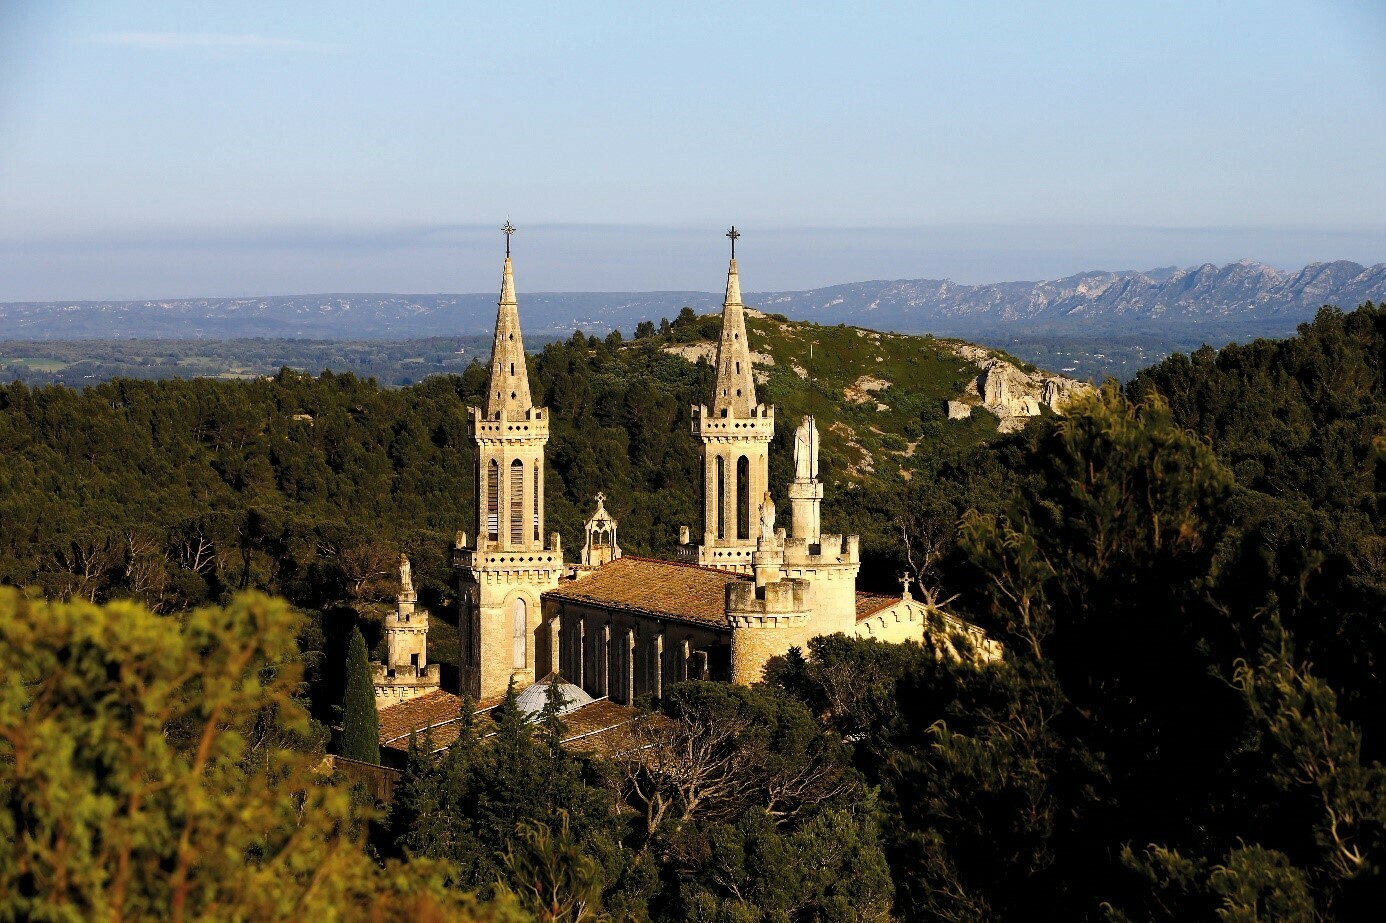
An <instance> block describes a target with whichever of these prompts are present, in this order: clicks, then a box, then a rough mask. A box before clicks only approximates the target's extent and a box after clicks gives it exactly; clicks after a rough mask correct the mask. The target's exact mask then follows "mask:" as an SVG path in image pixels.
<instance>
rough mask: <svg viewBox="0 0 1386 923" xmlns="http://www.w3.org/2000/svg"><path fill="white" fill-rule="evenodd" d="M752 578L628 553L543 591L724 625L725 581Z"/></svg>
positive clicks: (589, 602) (575, 599)
mask: <svg viewBox="0 0 1386 923" xmlns="http://www.w3.org/2000/svg"><path fill="white" fill-rule="evenodd" d="M750 579H751V578H750V577H745V576H742V575H740V574H733V573H731V572H729V571H724V570H717V569H715V568H711V567H700V566H698V565H696V564H681V563H679V562H677V561H659V560H656V559H654V558H639V557H633V556H631V555H626V556H625V557H621V558H617V559H616V560H614V561H612V562H610V563H608V564H603V565H602V566H601V567H599V568H597V569H596V570H594V571H592V572H591V573H590V574H586V575H584V576H581V577H578V578H576V579H575V580H564V581H562V582H560V583H559V584H558V587H557V588H556V589H552V590H549V591H548V592H547V593H545V594H544V596H545V597H546V598H549V599H562V600H567V601H569V602H574V603H582V604H585V605H589V606H594V607H597V608H603V609H617V610H621V611H625V612H634V613H637V614H640V615H653V616H658V617H661V618H670V619H678V620H681V621H685V622H696V623H698V624H699V625H706V626H710V627H715V628H726V627H727V587H728V586H729V585H731V584H733V583H738V582H741V581H745V580H750Z"/></svg>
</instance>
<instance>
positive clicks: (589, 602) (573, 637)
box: [377, 226, 995, 705]
mask: <svg viewBox="0 0 1386 923" xmlns="http://www.w3.org/2000/svg"><path fill="white" fill-rule="evenodd" d="M508 230H509V228H508V226H507V231H508ZM728 236H730V237H732V247H733V249H732V258H731V262H730V266H729V267H728V270H727V284H726V297H725V298H724V299H723V305H722V334H721V340H720V342H719V344H718V347H717V355H716V383H715V386H714V388H713V392H712V394H710V395H708V398H709V400H710V403H709V404H705V405H702V406H698V407H694V408H692V428H691V429H692V432H691V434H690V438H693V439H696V440H698V442H699V445H700V457H701V465H702V522H701V523H700V524H699V525H698V528H697V531H696V532H694V531H693V530H691V529H690V528H689V527H687V526H684V527H681V528H680V530H679V536H680V544H679V548H678V554H677V560H673V561H666V560H656V559H652V558H644V557H635V556H630V555H623V554H622V553H621V550H620V546H619V544H618V542H617V525H618V524H617V523H616V521H615V520H614V519H612V517H611V516H610V514H609V513H608V512H607V511H606V508H605V504H604V502H603V501H604V499H605V498H604V497H601V496H598V497H597V498H596V502H597V509H596V512H595V514H594V515H593V517H592V519H591V520H590V521H589V522H588V523H587V529H586V541H585V543H584V545H583V548H582V549H581V552H580V553H579V555H578V556H577V557H578V560H577V562H576V563H575V564H568V563H565V562H564V556H563V548H562V545H561V542H560V539H559V535H558V533H556V532H555V533H551V534H545V532H544V478H545V470H544V447H545V444H546V443H547V442H548V438H549V412H548V410H547V409H545V408H543V407H536V406H534V401H533V398H532V397H531V394H530V387H529V375H528V372H527V370H526V365H525V352H524V343H523V338H522V336H521V331H520V314H519V305H518V302H517V299H516V295H515V279H514V273H513V267H512V264H511V258H510V254H509V245H508V234H507V247H506V257H505V263H504V268H503V270H502V276H501V291H500V300H499V303H498V306H497V313H496V333H495V344H494V348H493V349H492V353H491V365H490V375H489V382H488V386H487V390H486V395H485V398H484V399H483V401H482V402H481V403H482V406H481V407H477V408H471V409H470V410H469V416H470V423H469V430H470V433H471V435H472V437H473V438H474V439H475V440H476V444H477V460H476V479H475V484H476V496H477V515H476V521H475V523H474V524H472V525H473V529H474V531H472V530H469V531H464V532H459V533H458V536H457V542H456V546H455V548H454V550H453V564H454V567H455V568H456V572H457V577H458V591H459V601H460V610H461V618H460V629H461V632H460V637H461V645H462V658H461V660H462V662H461V664H460V667H461V673H460V676H461V686H462V689H461V691H462V692H463V693H464V694H466V695H470V696H471V697H472V698H473V699H474V700H477V701H486V700H489V699H493V698H494V697H496V696H499V695H501V694H503V693H504V692H505V690H506V689H507V687H508V686H509V685H510V684H511V683H512V682H513V683H515V685H516V687H517V688H520V689H524V688H526V687H528V686H531V685H532V684H534V683H536V682H537V681H540V680H542V679H543V678H545V677H547V676H550V675H556V676H562V677H563V678H564V679H565V680H567V681H568V682H569V683H571V684H573V685H574V686H576V687H578V688H580V689H581V690H583V691H584V692H585V693H586V694H588V695H590V696H592V697H593V698H594V699H603V700H608V701H611V702H615V703H623V704H629V703H631V702H632V701H634V700H635V698H636V697H637V696H641V695H645V694H652V695H656V696H658V695H660V693H661V690H662V689H663V687H664V686H665V684H668V683H674V682H677V681H679V680H682V679H688V678H702V679H713V680H725V681H730V682H736V683H752V682H755V681H757V680H759V679H760V678H761V676H762V673H763V670H764V667H765V665H766V663H767V661H769V660H770V659H771V658H772V657H775V656H777V655H781V654H784V653H786V652H787V651H788V650H789V649H790V648H791V647H793V646H800V647H802V646H804V645H805V643H806V642H807V641H808V639H809V638H811V637H814V636H815V635H821V634H831V633H834V632H841V633H843V634H846V635H849V636H853V635H855V636H857V637H872V638H879V639H881V640H883V641H904V640H916V641H919V640H922V639H923V638H924V635H925V632H926V631H928V630H929V627H928V620H927V619H926V610H925V607H924V606H923V604H921V603H920V602H918V601H916V600H914V599H912V598H911V597H910V595H909V591H908V589H905V591H904V594H903V595H902V596H900V597H889V596H879V595H874V594H869V593H863V592H859V591H858V590H857V588H856V582H857V573H858V570H859V569H860V566H861V561H860V556H859V551H858V546H859V542H858V537H857V536H855V535H836V534H824V533H823V532H822V530H821V528H820V524H819V506H820V504H821V502H822V500H823V485H822V484H821V483H820V482H819V480H818V434H817V430H816V428H815V426H814V421H813V418H812V417H806V418H805V419H803V420H802V421H798V424H797V426H796V429H795V439H794V475H795V476H794V481H793V482H792V483H791V484H790V485H789V489H788V496H787V497H786V498H784V499H786V500H787V501H788V506H789V516H788V519H789V522H788V527H787V528H786V527H785V526H783V525H777V521H778V516H777V507H776V500H775V498H774V497H773V496H771V493H770V491H769V450H770V442H771V438H772V437H773V435H774V430H775V408H774V407H773V406H769V405H766V404H764V403H761V402H760V400H759V399H758V398H757V396H756V385H755V378H754V375H753V372H752V368H751V350H750V347H749V345H748V343H747V341H746V321H745V311H746V308H745V305H743V304H742V301H741V284H740V280H739V278H738V275H737V266H736V251H735V237H736V235H735V229H733V232H732V233H731V234H729V235H728ZM469 533H470V535H473V536H475V538H474V540H470V541H469V538H468V536H469ZM410 602H412V600H411V601H410ZM408 608H409V610H410V612H409V617H410V618H415V616H413V614H412V605H411V606H409V607H408ZM404 617H405V614H404V612H403V609H401V613H400V614H399V615H398V616H397V618H396V621H397V622H399V621H400V620H401V619H403V618H404ZM949 621H950V624H949V625H948V628H949V630H950V631H951V632H961V633H962V634H963V635H965V636H967V637H968V638H969V639H970V640H971V641H972V647H973V649H974V651H976V652H978V653H979V654H980V655H981V656H994V653H995V644H994V642H991V641H988V640H987V639H986V638H985V636H984V635H983V634H982V633H981V631H980V630H979V629H976V628H975V627H973V626H970V625H967V624H965V623H963V622H958V621H956V620H949ZM395 628H397V629H399V631H398V633H399V634H400V638H401V641H400V643H399V645H398V646H399V649H400V651H401V652H402V654H403V653H407V654H409V655H410V656H417V655H419V654H421V653H422V651H421V649H419V648H416V647H414V646H412V644H411V643H406V640H405V639H406V638H407V637H412V635H409V634H408V630H409V626H408V625H405V624H403V623H402V622H401V624H400V625H396V626H395ZM424 629H425V630H426V624H425V625H424ZM391 649H392V650H393V649H394V646H391ZM392 658H393V655H392ZM396 669H398V675H399V680H398V682H397V683H395V685H398V686H400V687H403V686H405V685H411V686H412V689H413V690H415V691H410V690H406V689H404V688H399V689H398V690H392V688H391V685H392V676H391V675H387V674H392V673H393V671H395V670H396ZM421 669H422V670H423V671H425V675H423V676H420V675H419V671H420V670H421ZM426 670H427V667H426V666H423V661H421V660H420V661H416V662H415V663H414V664H412V665H411V664H410V663H409V662H406V661H401V662H400V663H399V664H398V665H394V664H384V665H382V667H381V672H380V675H379V679H380V680H384V681H386V682H384V683H381V682H378V683H377V690H378V691H379V692H380V698H381V701H382V705H383V704H385V703H386V702H389V701H400V700H402V699H407V698H410V697H411V696H413V695H417V694H420V693H421V692H422V691H423V690H425V689H428V688H430V685H431V683H430V681H432V682H436V680H434V679H433V677H432V676H431V675H427V674H426ZM431 688H434V689H436V685H432V686H431Z"/></svg>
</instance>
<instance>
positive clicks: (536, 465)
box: [534, 462, 543, 542]
mask: <svg viewBox="0 0 1386 923" xmlns="http://www.w3.org/2000/svg"><path fill="white" fill-rule="evenodd" d="M542 489H543V488H541V487H540V486H539V463H538V462H535V463H534V540H535V541H536V542H537V541H539V498H540V497H541V496H542V494H541V493H540V490H542Z"/></svg>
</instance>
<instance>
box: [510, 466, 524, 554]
mask: <svg viewBox="0 0 1386 923" xmlns="http://www.w3.org/2000/svg"><path fill="white" fill-rule="evenodd" d="M524 541H525V463H524V462H522V461H520V460H519V459H518V458H517V459H515V460H514V461H513V462H511V463H510V544H512V545H523V544H524Z"/></svg>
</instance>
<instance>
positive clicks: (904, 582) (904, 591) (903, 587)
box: [900, 574, 912, 599]
mask: <svg viewBox="0 0 1386 923" xmlns="http://www.w3.org/2000/svg"><path fill="white" fill-rule="evenodd" d="M900 597H901V598H902V599H910V598H912V597H911V596H910V575H909V574H901V575H900Z"/></svg>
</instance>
